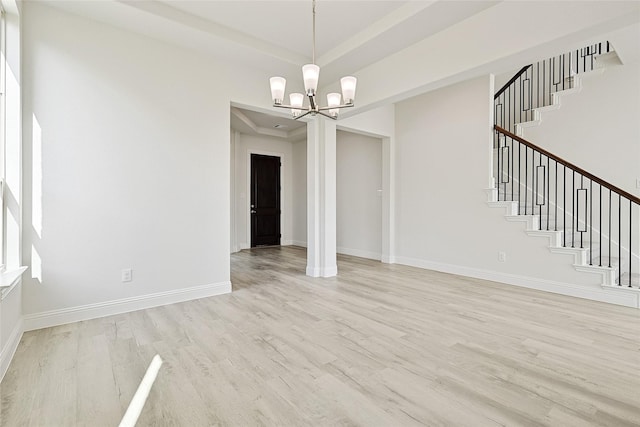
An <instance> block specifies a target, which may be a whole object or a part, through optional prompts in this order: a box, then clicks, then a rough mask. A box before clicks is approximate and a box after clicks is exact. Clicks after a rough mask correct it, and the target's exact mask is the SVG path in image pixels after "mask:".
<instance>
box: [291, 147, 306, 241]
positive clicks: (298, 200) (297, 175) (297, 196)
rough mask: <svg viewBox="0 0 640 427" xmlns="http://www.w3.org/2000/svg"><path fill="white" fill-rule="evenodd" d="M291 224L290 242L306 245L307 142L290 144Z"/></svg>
mask: <svg viewBox="0 0 640 427" xmlns="http://www.w3.org/2000/svg"><path fill="white" fill-rule="evenodd" d="M292 157H293V168H292V169H293V170H292V181H293V226H292V237H291V240H292V244H294V245H298V246H307V143H306V141H299V142H296V143H294V144H293V146H292Z"/></svg>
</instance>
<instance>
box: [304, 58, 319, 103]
mask: <svg viewBox="0 0 640 427" xmlns="http://www.w3.org/2000/svg"><path fill="white" fill-rule="evenodd" d="M302 78H303V80H304V90H305V91H306V92H307V95H308V96H312V95H315V94H316V90H318V79H319V78H320V67H318V66H317V65H316V64H306V65H303V66H302Z"/></svg>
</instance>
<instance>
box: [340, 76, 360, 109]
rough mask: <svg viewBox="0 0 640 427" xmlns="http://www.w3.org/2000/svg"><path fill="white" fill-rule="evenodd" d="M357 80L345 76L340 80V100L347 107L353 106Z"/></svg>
mask: <svg viewBox="0 0 640 427" xmlns="http://www.w3.org/2000/svg"><path fill="white" fill-rule="evenodd" d="M357 82H358V79H356V78H355V77H353V76H347V77H343V78H341V79H340V86H342V98H343V99H344V103H345V104H347V105H351V104H353V101H354V100H355V99H356V83H357Z"/></svg>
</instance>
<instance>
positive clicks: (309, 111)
mask: <svg viewBox="0 0 640 427" xmlns="http://www.w3.org/2000/svg"><path fill="white" fill-rule="evenodd" d="M313 112H314V111H313V110H308V111H307V112H306V113H304V114H300V115H299V116H297V117H294V118H293V120H298V119H301V118H303V117H304V116H308V115H309V114H311V113H313Z"/></svg>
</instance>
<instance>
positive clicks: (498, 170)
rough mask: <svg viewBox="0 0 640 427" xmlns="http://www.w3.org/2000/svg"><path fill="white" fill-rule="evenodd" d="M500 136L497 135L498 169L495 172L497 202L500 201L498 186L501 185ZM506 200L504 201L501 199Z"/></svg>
mask: <svg viewBox="0 0 640 427" xmlns="http://www.w3.org/2000/svg"><path fill="white" fill-rule="evenodd" d="M501 137H502V135H498V148H496V150H498V169H497V171H496V188H497V189H498V201H500V184H502V163H501V162H500V155H501V154H502V147H501V145H502V144H501V143H500V139H501ZM502 200H506V199H502Z"/></svg>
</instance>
